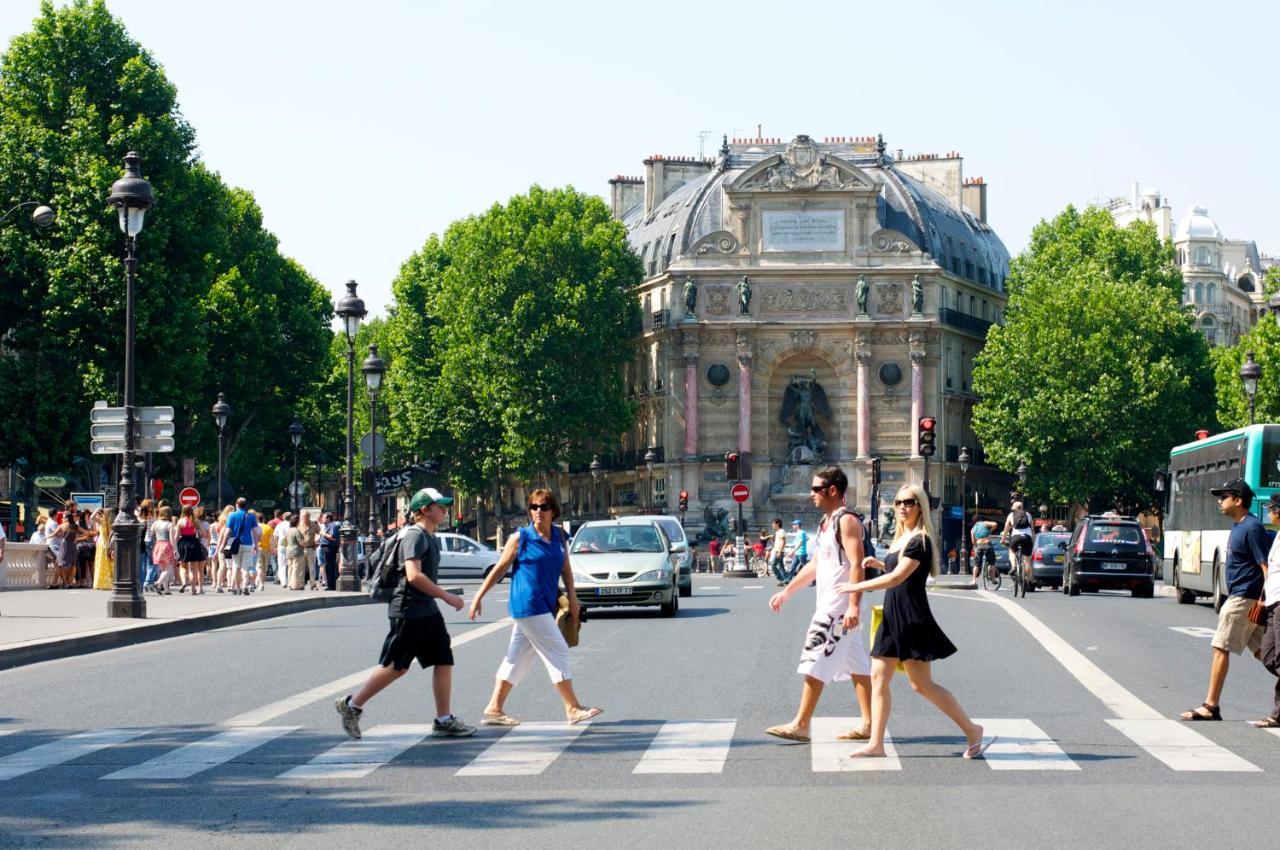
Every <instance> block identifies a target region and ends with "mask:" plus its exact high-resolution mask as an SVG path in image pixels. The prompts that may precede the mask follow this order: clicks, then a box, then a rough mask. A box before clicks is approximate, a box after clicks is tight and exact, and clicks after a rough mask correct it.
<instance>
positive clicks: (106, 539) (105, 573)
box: [93, 508, 116, 590]
mask: <svg viewBox="0 0 1280 850" xmlns="http://www.w3.org/2000/svg"><path fill="white" fill-rule="evenodd" d="M97 516H98V536H97V538H96V539H95V548H94V553H93V587H94V589H95V590H112V589H113V588H114V587H115V586H116V559H115V542H116V541H115V533H114V532H113V531H112V530H111V524H112V522H113V521H114V520H115V518H116V511H115V508H108V509H107V510H103V511H99V512H98V514H97Z"/></svg>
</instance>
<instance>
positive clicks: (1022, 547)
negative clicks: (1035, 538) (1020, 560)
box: [1009, 534, 1034, 558]
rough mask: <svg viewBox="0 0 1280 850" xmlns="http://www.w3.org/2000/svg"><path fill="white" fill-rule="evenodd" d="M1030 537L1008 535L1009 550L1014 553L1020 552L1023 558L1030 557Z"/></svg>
mask: <svg viewBox="0 0 1280 850" xmlns="http://www.w3.org/2000/svg"><path fill="white" fill-rule="evenodd" d="M1031 541H1032V537H1031V535H1030V534H1011V535H1009V548H1010V549H1013V550H1014V551H1016V552H1021V553H1022V554H1023V556H1024V557H1027V558H1030V557H1031V550H1032V549H1033V548H1034V547H1033V546H1032V545H1031Z"/></svg>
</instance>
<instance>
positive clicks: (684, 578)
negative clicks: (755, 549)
mask: <svg viewBox="0 0 1280 850" xmlns="http://www.w3.org/2000/svg"><path fill="white" fill-rule="evenodd" d="M618 522H619V523H621V524H623V525H630V524H633V523H638V522H647V523H654V524H656V525H657V526H658V527H659V528H661V529H662V533H663V534H665V535H666V536H667V540H669V541H671V542H672V543H683V544H684V547H685V548H684V550H683V551H682V552H680V558H679V564H678V566H679V570H680V572H679V575H678V576H677V578H678V581H677V584H678V586H679V588H680V595H681V596H693V552H692V550H690V548H689V538H687V537H686V536H685V533H684V526H683V525H681V524H680V520H678V519H676V518H675V517H673V516H666V515H665V514H637V515H635V516H626V517H619V518H618ZM748 542H750V541H748Z"/></svg>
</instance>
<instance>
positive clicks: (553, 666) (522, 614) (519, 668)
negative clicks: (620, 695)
mask: <svg viewBox="0 0 1280 850" xmlns="http://www.w3.org/2000/svg"><path fill="white" fill-rule="evenodd" d="M559 518H560V502H559V500H558V499H556V497H555V494H554V493H552V492H551V491H550V490H546V489H538V490H534V491H533V492H532V493H530V494H529V520H530V522H529V525H527V526H525V527H524V528H521V529H520V530H519V531H518V532H517V533H515V534H513V535H511V537H509V538H508V539H507V544H506V546H505V547H503V550H502V557H501V558H499V559H498V563H497V564H496V565H495V566H494V568H493V569H492V570H490V571H489V575H488V576H486V577H485V580H484V582H483V583H482V584H481V585H480V589H479V590H478V591H476V595H475V598H474V599H472V601H471V610H470V617H471V619H473V620H474V619H475V618H476V617H479V616H480V600H481V599H483V598H484V595H485V594H486V593H488V592H489V589H490V588H492V587H493V586H494V585H495V584H497V583H498V582H500V581H502V577H503V576H504V575H506V573H507V570H508V569H511V597H510V600H509V601H508V603H507V604H508V606H509V607H510V611H511V618H512V619H513V620H515V625H513V626H512V627H511V642H510V643H509V644H508V645H507V656H506V658H504V659H503V660H502V664H501V665H500V666H499V667H498V673H497V677H496V678H497V681H496V682H495V683H494V687H493V696H492V697H490V698H489V705H488V706H487V707H486V708H485V710H484V717H483V718H482V719H481V720H480V722H481V724H483V725H485V726H517V725H519V723H520V721H519V720H516V719H515V718H514V717H509V716H508V715H507V713H506V711H505V710H504V706H505V705H506V702H507V696H508V695H509V694H510V693H511V689H512V688H514V687H515V686H516V685H517V684H519V682H520V680H521V679H523V678H524V675H525V674H526V673H528V672H529V668H530V667H531V666H532V665H533V660H534V658H541V659H542V664H543V666H544V667H546V668H547V674H548V675H549V676H550V677H551V682H552V684H554V685H555V686H556V690H557V691H558V692H559V693H560V699H562V700H564V714H565V719H566V720H568V722H569V725H570V726H573V725H575V724H578V723H582V722H583V721H585V720H590V719H591V718H592V717H595V716H596V715H597V714H599V713H600V709H598V708H590V707H587V706H584V705H583V704H582V703H581V702H579V701H578V697H577V695H576V694H575V693H574V691H573V680H572V676H571V675H570V672H569V645H568V644H567V643H565V640H564V635H562V634H561V633H560V629H559V628H557V627H556V610H557V608H558V605H559V596H560V582H561V581H563V582H564V587H565V593H566V595H567V596H568V598H569V616H570V617H572V618H573V619H574V620H575V621H576V620H577V619H578V614H579V609H578V598H577V596H576V595H575V593H574V590H573V570H572V569H571V568H570V566H569V549H568V547H567V546H566V540H565V533H564V530H563V529H561V528H560V527H559V526H557V525H556V524H555V520H557V519H559Z"/></svg>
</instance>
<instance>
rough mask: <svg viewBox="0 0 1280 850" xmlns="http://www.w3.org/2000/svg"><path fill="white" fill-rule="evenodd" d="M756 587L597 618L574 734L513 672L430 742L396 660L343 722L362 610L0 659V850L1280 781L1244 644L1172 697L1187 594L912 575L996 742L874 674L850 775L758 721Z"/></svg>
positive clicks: (922, 828)
mask: <svg viewBox="0 0 1280 850" xmlns="http://www.w3.org/2000/svg"><path fill="white" fill-rule="evenodd" d="M713 588H714V589H713ZM470 590H471V588H470V587H468V588H467V592H468V594H469V593H470ZM772 591H773V587H772V584H771V583H769V584H765V583H762V582H758V581H749V580H741V579H724V578H721V577H718V576H714V577H704V576H698V577H696V579H695V595H694V596H693V597H692V598H690V599H684V600H682V608H681V612H680V616H679V617H678V618H676V619H674V620H667V619H662V618H660V617H658V616H656V614H652V613H649V612H643V611H610V612H595V613H593V617H592V620H591V622H589V623H588V624H587V625H586V626H585V627H584V629H583V645H582V647H580V648H579V649H577V650H574V656H573V664H574V682H575V685H576V687H577V688H578V691H579V694H580V695H581V697H582V698H583V700H584V701H585V702H588V703H590V704H595V705H600V706H602V707H603V708H604V709H605V713H604V714H603V715H601V716H600V717H599V718H597V719H596V720H595V721H594V722H592V723H591V724H590V725H589V726H588V727H587V728H585V729H582V730H581V731H580V732H579V733H578V734H576V735H573V734H567V733H566V730H565V728H564V727H563V726H562V725H561V723H560V722H559V721H560V719H561V716H562V715H561V710H560V706H559V703H558V700H557V699H556V698H555V696H554V693H553V691H552V689H551V687H550V685H549V684H548V682H547V680H546V677H545V674H544V673H543V671H542V670H541V669H540V668H535V669H534V670H533V671H532V672H531V673H530V675H529V677H528V679H527V680H526V681H525V682H524V683H523V684H522V685H521V686H520V687H519V688H518V689H517V690H516V692H515V693H514V694H513V696H512V698H511V700H510V701H509V703H508V706H507V708H508V711H509V713H511V714H513V715H516V716H518V717H520V718H522V719H523V720H524V721H525V725H524V726H522V727H521V728H520V730H517V731H520V732H522V735H523V737H517V736H515V734H514V733H510V732H508V731H507V730H501V729H492V728H483V729H482V730H481V732H480V734H479V735H477V736H476V737H475V738H471V739H466V740H439V739H432V738H429V737H425V736H426V729H425V725H426V724H429V723H430V720H431V716H432V713H433V712H432V705H431V698H430V678H429V676H428V675H427V674H424V673H422V672H420V671H416V670H415V672H414V673H412V674H411V675H410V676H408V677H406V678H405V679H402V680H401V681H400V682H398V683H397V684H395V685H393V686H392V687H391V688H390V689H389V690H387V691H386V692H384V693H383V694H382V695H381V696H379V697H378V698H377V699H376V700H374V701H373V702H371V703H370V705H369V706H368V707H367V709H366V712H365V717H364V721H363V726H364V729H365V731H366V740H365V741H364V742H361V744H359V745H351V744H344V742H345V741H346V738H345V736H344V735H343V734H342V732H341V730H340V728H339V726H338V723H337V717H336V715H335V713H334V711H333V707H332V699H333V697H334V696H337V695H338V694H339V693H346V692H348V691H349V690H351V688H350V687H342V685H341V683H340V682H338V680H341V679H344V678H351V677H357V678H358V674H359V673H360V672H361V671H363V670H365V669H367V668H368V667H370V666H371V665H372V663H373V662H374V661H375V660H376V657H377V651H378V647H379V646H380V643H381V640H382V637H383V634H384V629H385V619H384V614H383V611H382V609H380V608H375V607H373V606H365V607H360V608H348V609H339V610H325V611H316V612H309V613H306V614H299V615H295V616H291V617H285V618H280V619H277V620H272V621H267V622H260V623H254V624H249V625H245V626H240V627H235V628H229V629H223V630H220V631H215V632H208V633H203V634H199V635H191V636H187V637H182V638H175V639H172V640H168V641H160V642H156V643H150V644H144V645H139V646H134V647H128V648H125V649H120V650H113V651H110V652H103V653H97V654H94V655H89V656H83V657H79V658H74V659H66V660H63V661H55V662H48V663H44V664H38V665H33V666H31V667H25V668H19V669H15V670H10V671H5V672H0V694H2V695H3V696H2V697H0V846H26V845H39V846H45V845H49V846H72V845H92V846H95V847H113V846H137V845H142V844H158V843H159V842H164V843H165V845H166V846H173V847H187V846H199V847H202V848H208V847H220V846H224V845H232V844H234V845H237V846H256V845H259V844H261V845H266V844H268V843H270V844H271V845H272V846H276V847H294V846H315V845H317V844H318V845H319V846H347V847H350V846H352V845H353V843H364V842H371V841H376V842H379V843H382V844H386V845H390V846H401V845H408V844H410V843H411V842H412V843H416V844H419V845H420V844H423V843H425V842H426V841H431V842H437V841H444V842H447V846H450V847H471V846H477V847H478V846H485V847H492V846H520V847H552V846H555V847H564V846H583V845H586V846H603V847H633V846H635V847H641V846H655V845H661V844H667V845H675V846H688V845H690V844H694V843H697V844H699V845H703V846H715V847H718V846H728V845H734V846H743V845H744V844H746V845H747V846H784V845H785V846H803V845H806V844H808V845H813V844H817V843H819V842H822V843H826V844H836V843H840V844H850V845H855V846H859V845H869V846H890V845H891V844H906V843H908V842H909V843H910V844H912V845H917V846H918V845H926V846H934V847H960V846H965V847H972V846H975V845H977V846H982V845H983V844H994V846H1002V847H1003V846H1020V845H1026V846H1036V847H1067V846H1080V845H1082V844H1084V843H1092V844H1094V845H1102V846H1120V845H1124V846H1126V847H1162V848H1163V847H1169V846H1174V845H1175V844H1176V845H1179V846H1181V845H1193V844H1203V845H1214V846H1222V845H1223V844H1224V839H1225V843H1226V845H1227V846H1243V845H1244V844H1245V843H1246V841H1249V843H1253V842H1252V840H1250V839H1247V838H1246V835H1247V833H1246V831H1245V830H1246V829H1249V828H1250V826H1251V825H1252V824H1257V823H1259V822H1263V823H1265V814H1266V813H1267V812H1268V811H1270V810H1272V809H1273V808H1274V806H1275V805H1276V804H1277V803H1278V802H1280V793H1278V791H1280V783H1278V782H1277V778H1278V777H1280V736H1276V735H1273V734H1270V733H1269V732H1266V731H1260V730H1256V729H1253V728H1251V727H1249V726H1248V725H1247V724H1246V723H1245V722H1244V721H1245V720H1247V719H1251V718H1254V717H1258V716H1261V715H1262V714H1264V713H1265V712H1266V711H1268V710H1269V707H1270V705H1271V693H1272V688H1273V685H1274V681H1275V680H1274V679H1273V678H1272V677H1271V676H1270V675H1269V674H1268V673H1267V672H1266V671H1265V670H1263V668H1262V666H1261V665H1260V664H1258V663H1257V662H1256V661H1254V660H1253V659H1252V658H1238V659H1235V666H1234V669H1233V671H1232V673H1231V675H1230V677H1229V678H1228V682H1227V689H1226V693H1225V696H1224V700H1223V715H1224V716H1225V717H1226V718H1227V720H1226V721H1224V722H1222V723H1200V724H1182V723H1176V722H1173V721H1171V720H1169V719H1168V718H1172V717H1174V716H1176V714H1177V712H1179V711H1181V710H1183V709H1186V708H1189V707H1191V706H1193V705H1196V704H1198V703H1199V702H1200V701H1201V699H1203V692H1204V687H1205V679H1206V675H1207V670H1208V659H1209V637H1208V635H1210V634H1211V633H1212V627H1213V625H1214V621H1215V618H1214V615H1213V612H1212V610H1211V609H1210V608H1208V607H1207V606H1204V605H1197V606H1182V605H1178V604H1177V603H1176V602H1174V601H1173V600H1172V599H1168V598H1156V599H1150V600H1141V599H1131V598H1129V597H1128V596H1127V595H1122V594H1110V593H1102V594H1097V595H1093V594H1085V595H1083V596H1081V597H1078V598H1074V599H1071V598H1068V597H1065V596H1063V595H1061V594H1059V593H1055V592H1045V591H1040V592H1037V593H1035V594H1033V595H1031V596H1030V597H1028V598H1027V599H1026V600H1025V601H1024V600H1017V601H1014V600H1013V599H1012V598H1011V596H1010V595H1009V593H1008V592H1007V591H1001V592H1000V593H999V594H996V595H995V597H994V598H993V597H992V596H990V595H987V594H983V593H975V592H966V591H943V592H937V593H934V594H932V595H931V600H932V602H933V606H934V610H935V613H936V615H937V617H938V619H939V621H940V622H941V623H942V625H943V627H944V629H945V630H946V631H947V632H948V634H949V635H950V636H951V638H952V640H953V641H954V642H955V643H956V645H957V646H959V647H960V652H959V653H958V654H957V655H956V656H954V657H953V658H951V659H948V660H946V661H944V662H940V663H938V664H936V665H935V667H934V672H935V678H936V679H937V680H938V681H940V682H942V683H943V684H945V685H946V686H948V687H949V688H951V690H952V691H953V692H954V693H955V694H956V695H957V697H958V698H959V699H960V701H961V703H962V704H963V705H964V706H965V708H966V710H967V711H968V712H969V713H970V714H971V716H973V717H975V718H994V719H996V720H997V721H998V722H996V723H993V724H991V725H992V726H993V727H995V726H999V727H1000V729H1001V731H1002V743H1001V744H998V745H997V747H996V748H993V750H992V753H991V758H990V759H988V760H987V761H985V762H983V761H972V762H967V761H964V760H962V759H961V758H960V757H959V756H960V753H961V751H962V750H963V742H962V739H961V737H960V735H959V733H958V730H957V729H956V728H955V727H954V726H953V725H951V723H950V722H949V721H948V720H946V718H944V717H943V716H942V715H941V714H940V713H938V712H937V711H936V710H935V709H934V708H933V707H932V706H931V705H929V704H927V703H926V702H925V701H924V700H922V699H921V698H919V697H917V696H916V695H914V694H913V693H911V690H910V687H909V686H908V685H907V683H906V681H905V678H904V677H898V678H897V679H896V680H895V692H894V700H895V701H894V711H893V715H892V718H891V720H890V724H889V728H890V734H891V736H892V739H893V745H894V748H895V751H896V755H897V758H896V759H895V760H889V761H886V762H882V763H878V764H877V765H876V766H877V767H880V768H883V769H876V770H867V769H864V770H858V771H849V770H848V769H847V766H848V761H847V760H845V759H843V758H842V757H841V756H842V755H843V754H844V753H845V752H847V751H850V750H852V748H853V746H852V745H848V744H845V745H837V744H832V743H818V744H815V745H813V746H806V745H787V744H782V743H781V742H778V741H776V740H774V739H771V738H768V737H767V736H765V735H764V734H763V730H764V728H765V727H767V726H769V725H772V724H774V723H779V722H783V721H786V720H788V719H790V717H791V715H792V713H793V711H794V709H795V704H796V700H797V698H798V695H799V686H800V681H799V677H798V676H797V675H796V674H795V672H794V671H795V666H796V662H797V655H798V652H799V645H800V640H801V638H802V636H803V631H804V627H805V625H806V624H807V620H808V617H809V615H810V613H811V610H812V604H813V600H812V595H811V591H810V592H808V593H803V594H800V595H798V596H797V597H796V598H795V599H794V600H793V601H792V603H791V605H790V606H789V607H788V608H787V609H785V610H784V611H783V612H782V613H781V614H772V613H771V612H769V611H768V610H767V607H766V604H765V603H766V600H767V598H768V595H769V594H770V593H771V592H772ZM496 594H497V595H498V596H499V597H505V594H506V588H505V586H502V587H500V588H499V589H498V591H496ZM491 600H492V601H489V602H488V604H487V605H486V609H487V610H486V617H485V618H484V619H483V620H482V621H481V622H479V623H470V622H467V621H465V620H464V619H463V618H462V616H461V615H458V614H450V616H449V617H448V618H447V619H448V622H449V624H450V629H451V631H452V633H453V635H454V639H455V642H456V644H457V645H456V649H455V654H456V656H457V667H456V668H455V684H454V710H455V711H456V713H458V714H459V715H461V716H462V717H463V718H464V719H466V720H469V721H472V722H475V721H477V720H478V719H479V715H480V711H481V709H482V708H483V706H484V703H485V700H486V698H487V696H488V693H489V690H490V688H491V686H492V676H493V673H494V671H495V669H496V667H497V665H498V662H499V661H500V659H501V656H502V653H503V651H504V649H505V645H506V635H507V629H506V627H505V626H502V625H501V624H496V621H500V620H501V619H502V618H503V617H505V614H506V612H505V610H504V609H505V605H504V604H502V603H501V602H500V600H498V599H493V598H492V597H491ZM871 601H875V600H874V599H872V600H871ZM867 619H869V615H868V616H867ZM468 635H470V637H468ZM334 683H337V684H334ZM854 714H856V707H855V704H854V702H853V699H852V689H851V688H850V687H849V686H847V685H845V686H833V687H832V688H830V689H829V690H828V692H827V693H826V694H825V695H824V698H823V701H822V704H821V706H820V707H819V710H818V716H819V717H821V718H828V719H827V720H824V721H823V722H822V724H821V726H822V728H823V729H825V730H826V732H827V734H830V732H831V731H833V730H834V729H837V728H844V727H845V726H847V725H848V723H849V722H850V717H851V716H852V715H854ZM672 721H683V723H682V724H676V723H672ZM378 727H382V728H381V730H380V731H381V732H382V733H385V735H380V734H377V733H373V730H375V729H377V728H378ZM575 731H576V730H575ZM509 736H510V737H509ZM200 742H205V743H200ZM192 744H197V746H195V747H192V748H190V749H183V748H184V747H187V746H188V745H192ZM682 745H684V746H682ZM335 748H338V749H337V750H336V751H335ZM490 748H493V749H490ZM335 752H336V755H335ZM335 762H340V763H339V764H336V765H335ZM842 768H843V769H842ZM291 772H292V773H291ZM517 772H523V774H524V775H513V774H515V773H517ZM113 774H117V775H116V776H112V775H113ZM344 774H345V775H344ZM355 774H361V775H355ZM107 777H111V778H107ZM1259 816H1262V817H1261V818H1260V817H1259ZM1227 817H1230V818H1231V821H1230V822H1228V821H1227V820H1226V819H1227ZM1224 829H1225V830H1227V831H1226V832H1225V833H1224Z"/></svg>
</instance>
